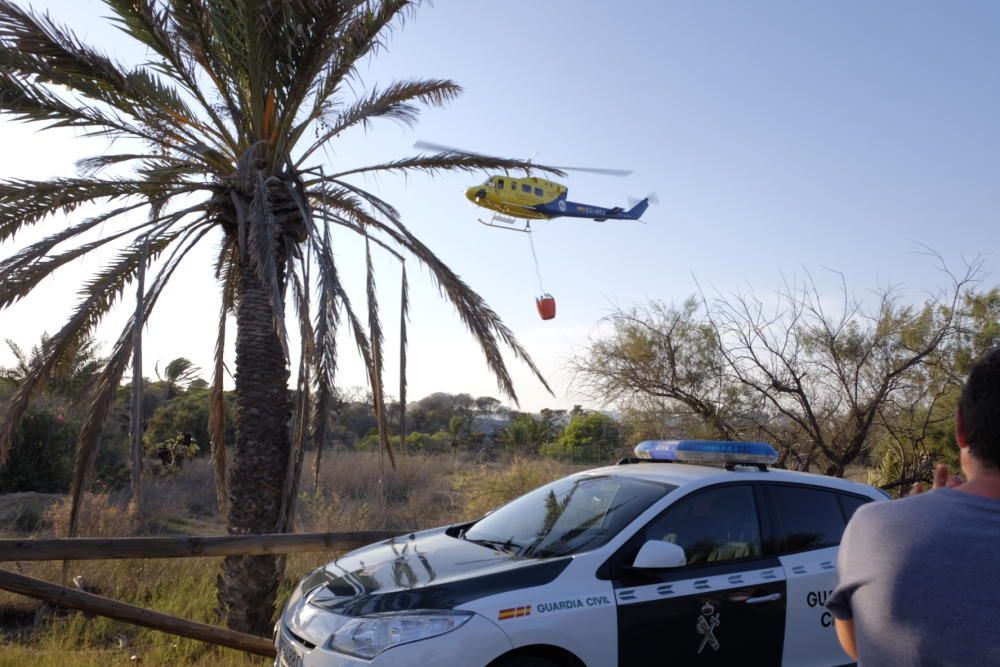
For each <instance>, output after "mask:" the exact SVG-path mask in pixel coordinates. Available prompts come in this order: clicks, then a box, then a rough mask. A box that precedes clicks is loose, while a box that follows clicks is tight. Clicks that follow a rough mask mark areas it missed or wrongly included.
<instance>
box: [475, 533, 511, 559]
mask: <svg viewBox="0 0 1000 667" xmlns="http://www.w3.org/2000/svg"><path fill="white" fill-rule="evenodd" d="M462 539H463V540H465V541H466V542H472V543H473V544H481V545H482V546H484V547H490V548H493V549H496V550H497V551H502V552H503V553H506V554H511V555H512V556H516V555H517V554H518V553H520V552H521V550H522V549H524V547H522V546H521V545H520V544H517V543H516V542H514V538H509V539H507V540H490V539H479V540H477V539H473V538H470V537H467V536H466V535H463V536H462Z"/></svg>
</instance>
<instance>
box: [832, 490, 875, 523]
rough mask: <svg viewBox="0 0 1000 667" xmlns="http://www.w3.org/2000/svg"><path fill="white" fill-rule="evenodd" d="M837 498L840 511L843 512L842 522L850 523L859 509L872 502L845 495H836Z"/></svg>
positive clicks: (869, 499)
mask: <svg viewBox="0 0 1000 667" xmlns="http://www.w3.org/2000/svg"><path fill="white" fill-rule="evenodd" d="M837 498H838V499H839V500H840V509H841V510H842V511H843V512H844V521H850V520H851V517H852V516H854V513H855V512H857V511H858V508H859V507H861V506H862V505H866V504H868V503H870V502H872V499H871V498H865V497H864V496H849V495H847V494H846V493H839V494H837Z"/></svg>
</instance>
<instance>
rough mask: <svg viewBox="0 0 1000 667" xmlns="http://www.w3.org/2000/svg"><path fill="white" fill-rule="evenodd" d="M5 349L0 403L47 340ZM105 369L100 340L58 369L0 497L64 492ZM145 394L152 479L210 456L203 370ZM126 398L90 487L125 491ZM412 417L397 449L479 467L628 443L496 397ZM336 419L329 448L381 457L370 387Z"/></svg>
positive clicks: (593, 453)
mask: <svg viewBox="0 0 1000 667" xmlns="http://www.w3.org/2000/svg"><path fill="white" fill-rule="evenodd" d="M7 343H8V346H9V347H10V349H11V350H12V352H13V353H14V355H15V358H16V360H17V363H16V364H15V365H14V366H12V367H10V368H4V369H0V403H2V402H3V401H5V400H6V399H7V398H8V397H9V396H10V395H11V393H12V392H13V391H15V390H16V388H17V387H18V385H19V384H20V382H22V381H23V378H24V373H25V371H26V369H28V368H30V365H31V363H32V361H33V359H35V358H37V357H38V355H39V354H41V350H42V349H44V347H45V345H46V344H47V338H43V340H42V341H41V342H40V343H39V345H36V346H35V347H33V348H32V349H31V350H30V351H29V352H25V351H24V350H23V349H22V348H21V347H20V346H18V345H17V344H16V343H15V342H13V341H8V342H7ZM102 363H103V360H102V359H101V358H100V354H99V350H98V348H97V345H96V343H95V342H94V341H93V340H92V339H87V340H86V341H85V342H84V344H83V345H81V346H80V347H79V348H77V349H76V350H74V351H73V353H72V354H71V355H69V356H68V358H67V359H66V361H65V363H64V364H62V365H61V366H60V368H59V373H58V375H57V376H56V377H55V378H54V381H53V382H51V383H50V384H49V385H47V387H46V389H45V391H44V392H43V395H42V396H40V397H39V398H38V400H37V401H36V402H35V404H34V406H33V408H32V410H31V413H30V414H29V415H28V417H27V418H26V419H25V421H24V423H23V424H22V425H21V427H20V428H19V430H18V433H17V436H16V438H15V445H14V448H13V449H12V451H11V456H10V460H9V462H8V464H7V466H5V467H4V468H3V469H0V493H12V492H18V491H38V492H44V493H66V492H67V491H68V489H69V485H70V480H71V476H72V472H73V457H74V454H75V449H74V447H75V443H76V441H77V438H78V436H79V432H80V428H81V427H82V423H83V417H84V407H85V406H84V405H83V401H84V399H85V398H86V396H87V392H88V390H89V389H90V387H91V385H92V383H93V382H94V381H95V379H96V374H97V372H98V370H99V369H100V368H101V366H102ZM142 395H143V415H145V416H146V418H145V420H144V424H143V432H142V439H143V445H144V451H145V454H146V456H147V458H148V460H147V464H146V466H145V467H146V469H147V470H149V471H152V474H162V473H164V472H166V471H165V470H164V469H163V468H164V464H163V462H158V461H157V457H158V454H160V453H162V452H164V451H165V450H166V448H170V447H174V446H175V444H176V443H183V442H184V440H185V437H186V439H187V440H189V441H190V442H192V443H193V444H194V445H195V448H194V449H192V451H195V450H196V451H197V453H196V454H195V455H196V456H198V457H204V456H207V455H208V453H209V448H208V446H207V445H208V443H209V401H210V399H211V391H210V388H209V386H208V384H207V383H206V382H205V380H204V379H203V378H202V377H201V375H200V370H199V369H198V368H197V367H195V366H194V365H193V364H192V363H191V362H190V361H189V360H188V359H186V358H183V357H181V358H178V359H174V360H173V361H171V362H169V363H168V364H167V365H166V366H165V367H164V368H163V370H162V373H161V370H160V368H159V367H157V368H156V379H149V378H144V379H143V393H142ZM130 396H131V383H127V384H124V385H122V386H121V387H120V388H119V391H118V393H117V395H116V397H115V400H114V402H113V405H112V408H111V411H110V415H109V418H108V423H107V424H106V427H105V429H104V432H103V434H102V443H101V447H100V450H99V451H100V455H99V457H98V460H97V464H96V471H95V476H94V479H93V482H92V485H91V486H92V488H95V489H124V488H126V487H127V486H128V481H129V469H128V451H129V441H128V438H129V400H130ZM223 397H224V401H225V408H226V412H227V413H229V418H227V419H226V424H227V425H228V426H227V432H226V442H227V444H228V445H230V446H231V445H232V442H233V438H234V433H233V428H232V424H233V423H235V420H234V419H232V414H231V413H232V410H233V396H232V393H231V392H224V395H223ZM387 415H388V419H389V423H390V424H398V418H399V415H400V405H399V403H398V402H392V401H390V402H388V404H387ZM406 419H407V434H406V438H405V442H401V437H400V435H399V434H398V432H397V433H396V435H394V436H392V444H393V446H394V447H395V450H396V451H397V452H399V453H401V454H402V455H403V456H406V455H409V454H422V455H450V456H456V455H458V454H462V455H469V456H473V457H476V458H477V459H478V460H481V461H490V460H498V459H503V458H508V459H510V458H516V457H530V456H543V457H549V458H556V459H560V460H565V461H570V462H578V463H599V462H604V461H607V460H609V459H610V458H613V457H615V456H616V455H618V454H619V453H620V452H621V451H623V447H624V446H625V444H626V443H625V431H624V429H623V426H622V425H621V424H619V423H618V421H616V420H615V419H614V418H613V417H611V416H609V415H606V414H603V413H599V412H590V411H586V410H583V409H582V408H580V407H579V406H577V407H575V408H574V409H573V410H569V411H567V410H551V409H544V410H542V411H541V412H540V413H538V414H530V413H526V412H518V411H514V410H510V409H509V408H507V407H505V406H504V405H503V404H502V403H501V402H500V401H499V400H498V399H496V398H494V397H492V396H480V397H477V398H473V397H472V396H471V395H470V394H449V393H444V392H438V393H434V394H430V395H428V396H425V397H424V398H422V399H420V400H417V401H414V402H411V403H409V404H408V406H407V410H406ZM331 422H332V424H333V426H332V428H330V429H328V431H327V434H326V439H325V442H324V443H323V446H324V448H326V449H337V448H339V449H347V450H359V451H368V450H371V451H377V450H378V447H379V425H378V417H377V414H376V411H375V408H374V402H373V400H372V397H371V395H370V394H369V393H367V392H365V391H364V390H361V389H353V390H343V391H341V392H340V393H339V395H338V400H336V401H334V402H333V415H332V419H331ZM310 445H312V446H314V445H313V443H308V442H307V448H308V447H309V446H310ZM330 464H331V465H336V464H335V463H330Z"/></svg>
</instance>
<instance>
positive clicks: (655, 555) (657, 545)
mask: <svg viewBox="0 0 1000 667" xmlns="http://www.w3.org/2000/svg"><path fill="white" fill-rule="evenodd" d="M682 565H687V555H686V554H685V553H684V549H683V548H682V547H680V546H678V545H676V544H674V543H673V542H664V541H663V540H649V541H648V542H646V543H645V544H643V545H642V548H641V549H639V553H638V554H637V555H636V557H635V562H634V563H633V564H632V567H636V568H640V569H659V568H668V567H681V566H682Z"/></svg>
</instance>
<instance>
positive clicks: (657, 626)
mask: <svg viewBox="0 0 1000 667" xmlns="http://www.w3.org/2000/svg"><path fill="white" fill-rule="evenodd" d="M757 496H758V492H757V491H755V488H754V485H752V484H748V483H744V484H726V485H719V486H714V487H710V488H708V489H702V490H699V491H695V492H693V493H691V494H689V495H687V496H684V497H682V498H680V499H678V500H677V502H675V503H673V504H672V505H671V506H670V507H668V508H667V509H666V510H665V511H664V512H662V513H661V514H660V515H659V516H658V517H656V518H655V519H653V520H652V521H651V522H650V523H649V524H647V525H646V526H644V527H643V528H642V529H641V530H639V531H638V533H637V534H636V535H635V536H634V537H633V538H632V539H630V540H629V542H628V543H627V544H626V545H625V546H624V547H622V549H620V550H619V552H618V553H616V554H615V556H613V557H612V559H611V560H609V562H608V563H607V564H606V566H607V569H606V570H605V571H606V573H607V574H608V576H610V578H611V580H612V584H613V587H614V590H615V600H616V604H617V613H618V635H619V637H618V655H619V658H618V664H619V665H621V666H622V667H626V666H627V667H641V666H644V665H651V666H652V665H656V666H658V667H660V666H662V665H664V664H677V665H732V664H737V663H743V664H747V663H750V664H761V665H765V664H766V665H777V664H779V663H780V662H781V650H782V641H783V634H784V624H785V608H784V604H785V601H784V594H785V582H784V574H783V571H782V569H781V566H780V563H779V562H778V560H777V559H776V558H774V557H773V556H768V555H765V554H764V551H763V544H764V541H763V540H762V538H761V536H762V533H763V530H762V526H761V521H760V519H761V515H760V513H759V512H758V510H757V507H758V498H757ZM647 540H665V541H668V542H673V543H675V544H678V545H680V546H681V547H683V548H684V550H685V554H686V556H687V559H688V563H687V565H684V566H682V567H677V568H670V569H657V570H637V569H635V568H632V567H631V564H632V563H633V562H634V560H635V555H636V554H637V553H638V550H639V548H640V547H641V546H642V545H643V544H644V543H645V542H646V541H647ZM599 574H600V573H599Z"/></svg>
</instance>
